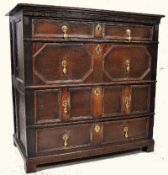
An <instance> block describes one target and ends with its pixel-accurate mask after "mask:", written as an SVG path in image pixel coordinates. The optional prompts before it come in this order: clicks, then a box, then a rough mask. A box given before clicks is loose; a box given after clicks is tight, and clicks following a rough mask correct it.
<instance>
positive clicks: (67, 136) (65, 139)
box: [62, 134, 69, 147]
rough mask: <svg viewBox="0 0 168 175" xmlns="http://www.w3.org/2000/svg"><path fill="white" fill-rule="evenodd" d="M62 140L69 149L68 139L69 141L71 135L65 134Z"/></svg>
mask: <svg viewBox="0 0 168 175" xmlns="http://www.w3.org/2000/svg"><path fill="white" fill-rule="evenodd" d="M62 139H63V141H64V146H65V147H67V146H68V139H69V135H68V134H64V135H63V136H62Z"/></svg>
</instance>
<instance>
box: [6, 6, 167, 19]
mask: <svg viewBox="0 0 168 175" xmlns="http://www.w3.org/2000/svg"><path fill="white" fill-rule="evenodd" d="M22 9H23V10H26V12H29V11H30V12H42V11H44V12H45V11H47V12H50V11H51V12H53V11H58V10H59V11H62V12H68V11H71V12H88V13H96V14H103V15H114V16H142V17H143V16H144V17H151V18H162V17H165V16H164V15H160V14H146V13H134V12H123V11H111V10H103V9H91V8H79V7H66V6H54V5H39V4H28V3H19V4H17V5H16V6H15V7H14V8H13V9H12V10H11V11H9V12H8V13H7V14H6V15H7V16H12V15H14V14H15V13H16V12H18V11H20V10H22Z"/></svg>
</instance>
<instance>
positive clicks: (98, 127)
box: [94, 124, 100, 133]
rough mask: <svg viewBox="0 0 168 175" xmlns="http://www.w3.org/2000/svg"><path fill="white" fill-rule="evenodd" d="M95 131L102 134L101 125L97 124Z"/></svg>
mask: <svg viewBox="0 0 168 175" xmlns="http://www.w3.org/2000/svg"><path fill="white" fill-rule="evenodd" d="M94 129H95V132H96V133H99V132H100V125H98V124H96V125H95V128H94Z"/></svg>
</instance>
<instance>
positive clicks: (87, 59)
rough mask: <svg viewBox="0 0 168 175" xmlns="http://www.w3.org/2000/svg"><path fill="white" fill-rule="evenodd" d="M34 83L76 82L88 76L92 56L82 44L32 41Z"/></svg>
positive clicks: (91, 66)
mask: <svg viewBox="0 0 168 175" xmlns="http://www.w3.org/2000/svg"><path fill="white" fill-rule="evenodd" d="M33 51H34V54H33V82H34V84H54V83H77V82H83V81H84V80H86V79H87V78H90V76H91V74H92V72H93V56H92V55H91V54H90V53H89V51H88V50H87V49H86V46H85V45H84V44H55V43H45V44H42V43H34V45H33Z"/></svg>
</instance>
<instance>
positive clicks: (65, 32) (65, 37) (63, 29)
mask: <svg viewBox="0 0 168 175" xmlns="http://www.w3.org/2000/svg"><path fill="white" fill-rule="evenodd" d="M61 29H62V32H63V33H64V35H63V37H64V39H67V38H68V35H67V31H68V26H66V25H63V26H62V28H61Z"/></svg>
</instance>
